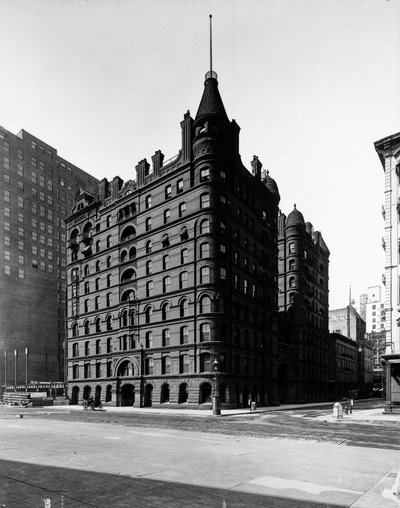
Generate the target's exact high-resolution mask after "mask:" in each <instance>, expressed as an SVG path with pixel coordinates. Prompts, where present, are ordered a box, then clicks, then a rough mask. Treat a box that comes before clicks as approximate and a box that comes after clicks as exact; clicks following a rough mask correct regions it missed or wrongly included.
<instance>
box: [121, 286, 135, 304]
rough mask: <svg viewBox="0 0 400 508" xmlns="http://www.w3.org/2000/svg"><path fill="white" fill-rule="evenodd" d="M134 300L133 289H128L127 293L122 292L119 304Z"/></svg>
mask: <svg viewBox="0 0 400 508" xmlns="http://www.w3.org/2000/svg"><path fill="white" fill-rule="evenodd" d="M133 300H135V292H134V291H133V289H129V290H128V291H124V293H122V296H121V302H129V301H130V302H131V301H133Z"/></svg>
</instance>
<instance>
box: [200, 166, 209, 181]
mask: <svg viewBox="0 0 400 508" xmlns="http://www.w3.org/2000/svg"><path fill="white" fill-rule="evenodd" d="M209 180H210V168H208V167H207V168H202V169H201V170H200V182H208V181H209Z"/></svg>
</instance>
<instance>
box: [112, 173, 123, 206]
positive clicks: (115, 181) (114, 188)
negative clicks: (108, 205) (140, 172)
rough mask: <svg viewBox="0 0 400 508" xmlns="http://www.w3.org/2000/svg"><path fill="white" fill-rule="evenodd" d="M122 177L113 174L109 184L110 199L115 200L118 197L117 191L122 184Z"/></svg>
mask: <svg viewBox="0 0 400 508" xmlns="http://www.w3.org/2000/svg"><path fill="white" fill-rule="evenodd" d="M123 183H124V182H123V180H122V178H120V177H119V176H115V177H114V178H113V180H112V182H111V184H110V190H111V201H115V200H116V199H118V193H119V191H120V190H121V187H122V184H123Z"/></svg>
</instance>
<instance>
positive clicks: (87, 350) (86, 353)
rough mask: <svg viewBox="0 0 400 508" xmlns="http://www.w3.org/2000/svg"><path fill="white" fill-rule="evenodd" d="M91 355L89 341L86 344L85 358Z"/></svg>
mask: <svg viewBox="0 0 400 508" xmlns="http://www.w3.org/2000/svg"><path fill="white" fill-rule="evenodd" d="M88 355H90V342H89V341H88V340H87V341H86V342H85V356H88Z"/></svg>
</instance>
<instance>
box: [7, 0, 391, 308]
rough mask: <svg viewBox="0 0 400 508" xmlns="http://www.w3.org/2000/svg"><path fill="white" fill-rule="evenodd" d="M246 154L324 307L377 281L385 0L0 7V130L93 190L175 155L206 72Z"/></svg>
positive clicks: (387, 120)
mask: <svg viewBox="0 0 400 508" xmlns="http://www.w3.org/2000/svg"><path fill="white" fill-rule="evenodd" d="M209 14H212V15H213V70H215V71H216V72H217V73H218V82H219V89H220V93H221V96H222V99H223V102H224V105H225V108H226V111H227V114H228V117H229V118H230V119H235V120H236V122H237V123H238V124H239V126H240V127H241V135H240V153H241V156H242V161H243V163H244V165H245V166H246V167H247V168H249V169H250V160H251V159H252V158H253V155H257V156H258V157H259V159H260V161H261V162H262V163H263V167H264V168H265V169H268V170H269V171H270V175H271V177H272V178H274V179H275V180H276V182H277V184H278V186H279V191H280V195H281V203H280V208H281V210H282V211H283V213H285V214H286V215H287V214H289V213H290V211H291V210H292V209H293V206H294V204H296V206H297V208H298V209H299V210H300V211H301V212H302V213H303V215H304V218H305V220H306V221H309V222H311V223H312V224H313V225H314V228H315V230H318V231H321V233H322V235H323V238H324V240H325V242H326V244H327V245H328V247H329V250H330V252H331V256H330V307H331V308H332V309H334V308H338V307H343V306H345V305H347V303H348V301H349V291H350V286H351V295H352V298H355V299H356V298H357V296H358V295H359V294H361V293H363V292H365V291H366V289H367V288H368V287H370V286H374V285H377V284H380V283H381V279H382V273H384V256H383V250H382V236H383V232H384V230H383V227H384V223H383V218H382V215H381V208H382V203H383V199H384V173H383V169H382V166H381V164H380V162H379V159H378V156H377V154H376V152H375V149H374V142H375V141H377V140H379V139H381V138H383V137H386V136H388V135H390V134H394V133H396V132H398V131H400V54H399V48H400V1H398V0H212V1H208V0H168V1H166V0H35V1H34V2H32V1H31V0H0V63H1V70H0V125H1V126H2V127H4V128H5V129H7V130H9V131H11V132H13V133H14V134H17V133H18V132H19V130H20V129H22V128H23V129H25V130H27V131H28V132H30V133H31V134H33V135H35V136H37V137H38V138H39V139H42V140H43V141H45V142H46V143H48V144H49V145H51V146H53V147H54V148H56V149H57V150H58V153H59V155H60V156H61V157H64V158H65V159H67V160H69V161H71V162H72V163H73V164H75V165H77V166H78V167H80V168H81V169H83V170H85V171H87V172H89V173H91V174H92V175H93V176H95V177H97V178H98V179H102V178H108V179H109V180H110V179H112V178H113V177H114V176H116V175H119V176H120V177H121V178H123V179H124V180H128V179H132V178H135V170H134V168H135V166H136V164H137V163H138V162H139V161H140V160H142V159H143V158H147V159H148V160H149V161H150V160H151V159H150V158H151V156H152V155H153V154H154V152H155V151H156V150H159V149H160V150H161V151H162V152H163V153H164V155H165V159H169V158H171V157H173V156H174V155H176V154H177V153H178V151H179V149H180V147H181V131H180V122H181V121H182V119H183V115H184V113H185V112H186V111H187V110H190V112H191V115H192V117H194V116H195V115H196V112H197V108H198V105H199V102H200V99H201V96H202V92H203V85H204V75H205V73H206V72H207V70H208V69H209Z"/></svg>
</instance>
